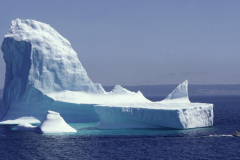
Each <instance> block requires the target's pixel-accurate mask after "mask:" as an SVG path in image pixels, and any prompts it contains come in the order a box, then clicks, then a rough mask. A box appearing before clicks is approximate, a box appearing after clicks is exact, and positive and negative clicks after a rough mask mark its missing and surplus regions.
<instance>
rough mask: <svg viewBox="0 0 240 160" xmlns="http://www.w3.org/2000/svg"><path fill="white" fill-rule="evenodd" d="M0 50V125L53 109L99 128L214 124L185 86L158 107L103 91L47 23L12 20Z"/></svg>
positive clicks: (118, 90)
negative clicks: (0, 75) (1, 69)
mask: <svg viewBox="0 0 240 160" xmlns="http://www.w3.org/2000/svg"><path fill="white" fill-rule="evenodd" d="M1 49H2V51H3V53H4V60H5V62H6V73H5V84H4V93H3V108H2V109H1V112H0V123H5V124H9V123H11V124H19V123H23V122H24V123H25V124H26V123H36V122H40V121H41V120H42V119H44V116H45V113H46V112H47V111H48V110H54V111H56V112H59V113H60V114H61V115H62V116H63V117H64V119H65V120H66V122H67V123H78V122H99V124H98V127H99V128H155V127H157V128H161V127H167V128H180V129H186V128H195V127H207V126H212V125H213V104H205V103H191V102H190V101H189V98H188V81H185V82H183V83H182V84H180V85H179V86H178V87H177V88H176V89H175V90H174V91H173V92H172V93H170V94H169V95H168V96H167V98H166V99H164V100H163V101H159V102H151V101H150V100H148V99H146V98H145V97H144V95H143V94H142V93H141V92H140V91H138V92H132V91H129V90H127V89H125V88H123V87H121V86H120V85H116V86H115V87H114V89H113V90H112V91H110V92H106V91H105V90H104V89H103V87H102V86H101V84H98V83H93V82H92V80H91V79H90V78H89V77H88V75H87V72H86V71H85V69H84V67H83V66H82V64H81V62H80V61H79V59H78V57H77V53H76V52H75V51H74V50H73V49H72V47H71V44H70V42H69V41H68V40H66V39H65V38H64V37H62V36H61V35H60V34H59V33H58V32H57V31H56V30H54V29H53V28H52V27H51V26H50V25H48V24H45V23H42V22H38V21H35V20H29V19H26V20H22V19H16V20H13V21H12V22H11V26H10V28H9V31H8V33H7V34H6V35H5V36H4V40H3V43H2V46H1ZM21 126H25V128H32V127H31V126H30V124H26V125H20V126H19V127H21Z"/></svg>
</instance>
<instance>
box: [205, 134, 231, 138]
mask: <svg viewBox="0 0 240 160" xmlns="http://www.w3.org/2000/svg"><path fill="white" fill-rule="evenodd" d="M205 137H234V136H233V135H231V134H214V135H208V136H205Z"/></svg>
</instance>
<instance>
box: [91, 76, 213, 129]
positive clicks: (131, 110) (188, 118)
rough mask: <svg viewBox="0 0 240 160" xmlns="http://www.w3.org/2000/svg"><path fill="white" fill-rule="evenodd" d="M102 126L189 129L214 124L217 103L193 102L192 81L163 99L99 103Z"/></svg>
mask: <svg viewBox="0 0 240 160" xmlns="http://www.w3.org/2000/svg"><path fill="white" fill-rule="evenodd" d="M95 111H96V112H97V114H98V115H99V116H100V122H99V123H98V126H97V127H98V128H101V129H109V128H111V129H128V128H174V129H187V128H197V127H208V126H212V125H213V104H205V103H191V102H190V101H189V98H188V81H187V80H186V81H184V82H183V83H182V84H180V85H179V86H178V87H177V88H176V89H175V90H174V91H173V92H172V93H170V94H169V95H168V96H167V98H165V99H164V100H163V101H159V102H143V103H125V104H121V103H119V104H115V105H114V104H113V105H111V106H109V105H96V106H95Z"/></svg>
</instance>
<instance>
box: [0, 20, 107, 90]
mask: <svg viewBox="0 0 240 160" xmlns="http://www.w3.org/2000/svg"><path fill="white" fill-rule="evenodd" d="M1 49H2V51H3V53H4V60H5V62H6V79H5V87H8V86H9V85H15V86H16V83H22V84H19V86H20V87H19V88H21V89H23V90H24V88H26V86H27V85H30V86H33V87H34V88H36V89H38V90H40V91H41V92H43V93H44V94H45V93H49V92H55V91H62V90H71V91H84V92H92V93H103V92H104V89H103V88H102V86H101V85H100V84H94V83H93V82H92V81H91V79H90V78H89V77H88V75H87V72H86V71H85V69H84V68H83V66H82V64H81V62H80V61H79V59H78V57H77V53H76V52H75V51H74V50H73V49H72V47H71V45H70V43H69V41H68V40H66V39H65V38H64V37H62V36H61V35H60V34H59V33H58V32H57V31H56V30H55V29H53V28H52V27H51V26H50V25H48V24H45V23H42V22H38V21H35V20H30V19H26V20H22V19H16V20H13V21H12V22H11V26H10V28H9V31H8V33H7V34H6V35H5V36H4V41H3V43H2V47H1ZM13 83H15V84H13ZM23 83H25V84H23ZM6 85H7V86H6ZM14 88H17V87H14Z"/></svg>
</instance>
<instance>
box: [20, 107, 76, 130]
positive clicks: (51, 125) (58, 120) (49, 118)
mask: <svg viewBox="0 0 240 160" xmlns="http://www.w3.org/2000/svg"><path fill="white" fill-rule="evenodd" d="M17 130H25V131H34V132H38V133H65V132H67V133H70V132H77V130H75V129H74V128H72V127H71V126H69V125H68V124H67V123H66V122H65V121H64V119H63V118H62V117H61V116H60V114H59V113H57V112H53V111H48V112H47V115H46V117H45V119H44V120H43V121H42V123H41V124H40V125H39V126H33V125H31V124H29V123H21V124H19V125H18V126H17Z"/></svg>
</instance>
